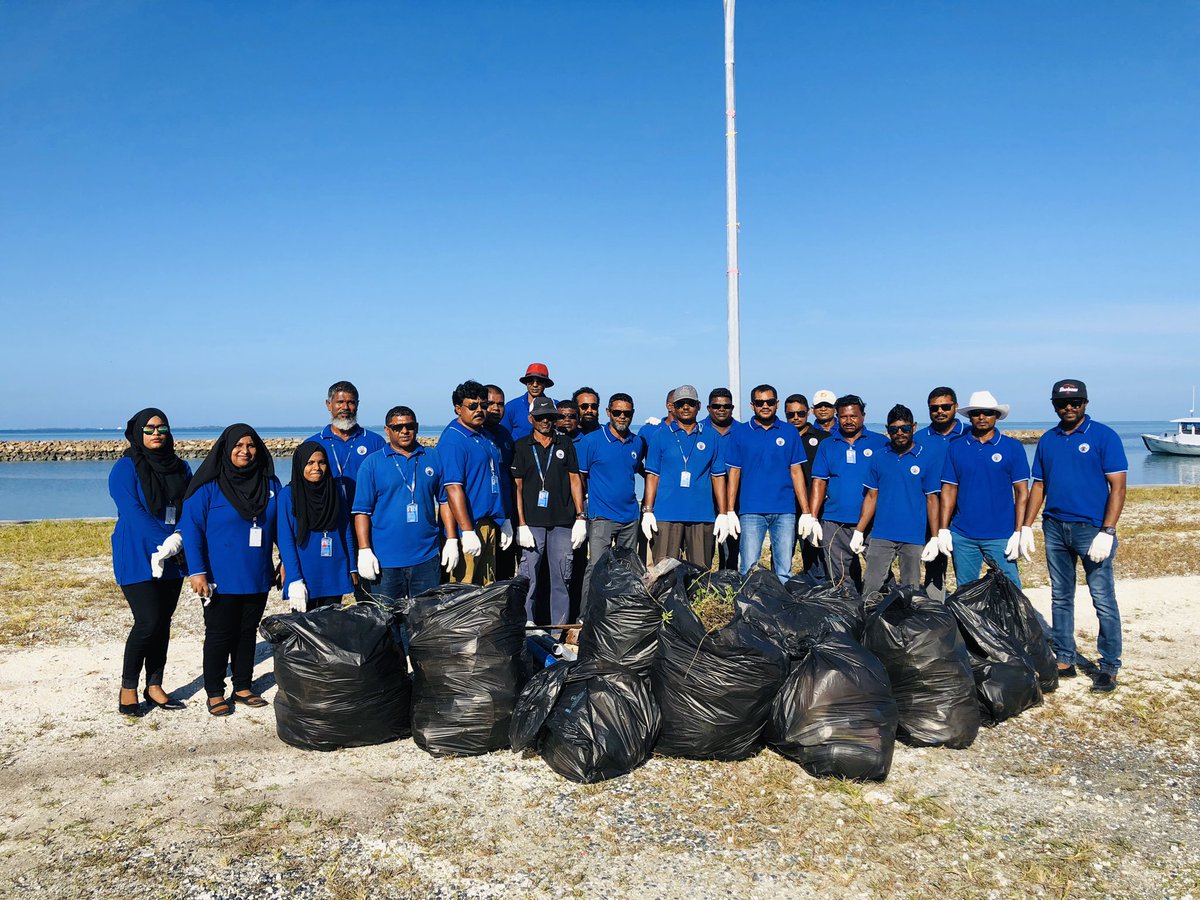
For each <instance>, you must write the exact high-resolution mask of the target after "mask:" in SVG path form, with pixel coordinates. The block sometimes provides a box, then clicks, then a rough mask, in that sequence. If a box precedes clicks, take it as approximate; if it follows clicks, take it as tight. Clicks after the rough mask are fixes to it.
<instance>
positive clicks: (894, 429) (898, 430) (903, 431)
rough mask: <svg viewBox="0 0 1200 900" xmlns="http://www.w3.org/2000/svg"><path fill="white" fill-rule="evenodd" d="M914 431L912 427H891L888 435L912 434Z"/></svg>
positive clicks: (888, 429) (888, 428)
mask: <svg viewBox="0 0 1200 900" xmlns="http://www.w3.org/2000/svg"><path fill="white" fill-rule="evenodd" d="M912 430H913V427H912V426H911V425H889V426H888V427H887V432H888V434H912Z"/></svg>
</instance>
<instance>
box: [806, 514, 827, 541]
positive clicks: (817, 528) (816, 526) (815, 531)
mask: <svg viewBox="0 0 1200 900" xmlns="http://www.w3.org/2000/svg"><path fill="white" fill-rule="evenodd" d="M823 540H825V532H824V530H823V529H822V528H821V523H820V522H818V521H817V520H816V519H815V518H814V519H813V523H812V530H811V531H809V532H808V542H809V543H810V544H812V545H813V546H814V547H820V546H821V541H823Z"/></svg>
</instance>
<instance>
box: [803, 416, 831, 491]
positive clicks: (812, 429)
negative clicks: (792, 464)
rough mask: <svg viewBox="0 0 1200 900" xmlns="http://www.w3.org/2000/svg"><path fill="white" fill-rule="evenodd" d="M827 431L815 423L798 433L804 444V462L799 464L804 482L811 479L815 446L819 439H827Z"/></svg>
mask: <svg viewBox="0 0 1200 900" xmlns="http://www.w3.org/2000/svg"><path fill="white" fill-rule="evenodd" d="M828 438H829V432H828V431H824V430H822V429H820V428H818V427H817V426H815V425H809V426H808V431H806V432H805V433H804V434H802V435H800V443H801V444H803V445H804V463H803V464H802V465H801V466H800V468H802V469H803V470H804V483H805V484H810V482H811V480H812V464H813V460H814V459H816V458H817V448H818V447H820V446H821V441H824V440H828Z"/></svg>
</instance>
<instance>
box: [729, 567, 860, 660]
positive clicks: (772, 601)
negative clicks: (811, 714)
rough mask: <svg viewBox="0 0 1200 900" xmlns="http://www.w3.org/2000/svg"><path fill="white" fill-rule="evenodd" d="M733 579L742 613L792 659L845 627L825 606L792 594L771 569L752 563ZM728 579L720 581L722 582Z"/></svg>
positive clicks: (744, 617)
mask: <svg viewBox="0 0 1200 900" xmlns="http://www.w3.org/2000/svg"><path fill="white" fill-rule="evenodd" d="M728 574H729V573H726V572H716V573H713V576H712V577H710V578H708V579H707V581H709V582H713V581H714V580H716V579H721V578H722V576H727V575H728ZM732 574H733V575H734V576H735V577H734V579H733V580H732V583H733V586H734V588H735V590H737V597H736V600H735V604H736V607H737V611H738V613H739V614H740V615H741V617H742V618H743V619H744V620H745V621H746V622H748V623H749V624H751V625H753V626H754V627H755V628H757V629H758V630H759V631H761V632H762V633H763V634H765V635H767V636H768V637H770V638H771V640H772V641H774V642H775V643H776V644H777V645H778V646H780V647H782V648H783V649H784V650H786V651H787V654H788V656H789V657H790V658H791V659H793V660H796V659H801V658H802V657H804V656H805V655H806V654H807V653H808V651H809V648H810V647H811V646H812V643H813V641H815V640H816V639H817V638H819V637H821V636H823V635H825V634H828V633H829V632H831V631H836V630H840V628H839V626H841V627H844V625H842V623H841V622H839V623H837V624H835V623H833V622H832V621H831V620H830V617H829V616H828V615H826V612H825V610H824V609H822V608H821V607H820V606H817V605H810V604H808V603H806V602H805V601H804V600H802V599H801V598H800V597H798V596H793V595H792V594H791V593H790V592H789V591H787V590H786V589H785V588H784V586H783V584H782V583H781V582H780V580H779V577H778V576H777V575H775V573H774V572H772V571H771V570H770V569H765V568H763V567H762V566H758V565H756V566H754V568H752V569H751V570H750V572H749V573H748V574H747V575H746V577H745V578H744V579H740V578H737V577H736V574H737V573H732ZM728 580H729V579H728V578H725V579H723V581H722V586H724V583H725V582H727V581H728Z"/></svg>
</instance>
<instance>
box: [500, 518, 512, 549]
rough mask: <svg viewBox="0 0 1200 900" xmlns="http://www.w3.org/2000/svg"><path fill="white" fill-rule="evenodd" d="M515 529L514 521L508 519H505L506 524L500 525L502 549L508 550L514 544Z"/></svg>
mask: <svg viewBox="0 0 1200 900" xmlns="http://www.w3.org/2000/svg"><path fill="white" fill-rule="evenodd" d="M512 541H513V530H512V522H510V521H508V519H505V520H504V524H503V525H501V526H500V549H501V550H507V549H508V548H509V547H511V546H512Z"/></svg>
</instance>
